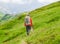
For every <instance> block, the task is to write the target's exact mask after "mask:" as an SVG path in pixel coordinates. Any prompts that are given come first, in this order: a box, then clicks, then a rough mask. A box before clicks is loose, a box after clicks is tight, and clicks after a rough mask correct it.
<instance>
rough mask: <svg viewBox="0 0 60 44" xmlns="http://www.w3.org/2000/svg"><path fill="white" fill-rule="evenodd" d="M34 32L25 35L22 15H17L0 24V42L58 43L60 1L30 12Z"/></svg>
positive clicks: (59, 35)
mask: <svg viewBox="0 0 60 44" xmlns="http://www.w3.org/2000/svg"><path fill="white" fill-rule="evenodd" d="M30 14H31V17H32V19H33V26H34V32H33V33H32V34H31V35H30V36H26V31H25V27H24V17H25V15H26V14H24V13H23V14H22V15H17V16H16V17H15V18H13V19H12V20H9V21H7V22H5V23H4V24H1V25H0V44H22V43H21V41H22V40H24V41H25V42H26V43H27V44H60V1H59V2H55V3H52V4H50V5H47V6H44V7H42V8H38V9H36V10H34V11H31V12H30Z"/></svg>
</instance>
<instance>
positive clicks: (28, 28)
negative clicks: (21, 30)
mask: <svg viewBox="0 0 60 44" xmlns="http://www.w3.org/2000/svg"><path fill="white" fill-rule="evenodd" d="M30 30H31V26H26V31H27V35H29V33H30Z"/></svg>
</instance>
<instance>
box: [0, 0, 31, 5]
mask: <svg viewBox="0 0 60 44" xmlns="http://www.w3.org/2000/svg"><path fill="white" fill-rule="evenodd" d="M0 2H3V3H13V4H27V3H28V4H30V3H32V0H0Z"/></svg>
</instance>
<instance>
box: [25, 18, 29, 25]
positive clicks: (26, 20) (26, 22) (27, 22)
mask: <svg viewBox="0 0 60 44" xmlns="http://www.w3.org/2000/svg"><path fill="white" fill-rule="evenodd" d="M25 24H26V25H30V17H26V18H25Z"/></svg>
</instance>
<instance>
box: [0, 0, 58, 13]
mask: <svg viewBox="0 0 60 44" xmlns="http://www.w3.org/2000/svg"><path fill="white" fill-rule="evenodd" d="M56 1H59V0H0V11H1V12H3V13H10V14H16V13H22V12H25V11H31V10H34V9H36V8H39V7H42V6H45V5H47V4H50V3H53V2H56Z"/></svg>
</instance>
